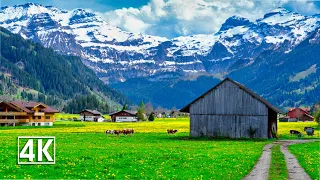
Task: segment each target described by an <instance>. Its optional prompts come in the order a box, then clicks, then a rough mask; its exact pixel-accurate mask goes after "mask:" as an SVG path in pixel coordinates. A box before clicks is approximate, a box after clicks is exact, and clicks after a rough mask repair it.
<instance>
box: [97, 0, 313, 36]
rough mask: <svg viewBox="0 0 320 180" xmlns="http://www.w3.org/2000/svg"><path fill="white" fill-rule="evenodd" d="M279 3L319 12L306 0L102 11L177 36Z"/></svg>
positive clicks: (231, 0)
mask: <svg viewBox="0 0 320 180" xmlns="http://www.w3.org/2000/svg"><path fill="white" fill-rule="evenodd" d="M279 6H284V7H289V8H291V9H293V10H295V11H297V12H299V13H308V14H310V13H311V12H312V13H313V14H315V13H317V12H319V9H317V7H316V6H315V5H314V3H313V2H311V1H307V0H305V1H301V0H299V1H288V0H270V1H252V0H218V1H217V0H215V1H214V0H151V1H150V2H149V3H148V4H147V5H145V6H142V7H140V8H122V9H117V10H114V11H109V12H106V13H103V14H100V15H101V16H103V17H104V18H105V19H106V20H107V21H108V22H110V24H113V25H115V26H118V27H120V28H123V29H124V30H127V31H130V32H136V33H143V34H150V35H158V36H166V37H175V36H180V35H192V34H211V33H215V32H217V31H218V30H219V29H220V27H221V24H222V23H223V22H225V20H226V19H227V18H228V17H230V16H233V15H240V16H243V17H246V18H248V19H249V20H251V21H254V20H256V19H257V18H261V17H262V16H263V15H264V14H265V13H267V12H269V11H271V10H273V9H274V8H277V7H279Z"/></svg>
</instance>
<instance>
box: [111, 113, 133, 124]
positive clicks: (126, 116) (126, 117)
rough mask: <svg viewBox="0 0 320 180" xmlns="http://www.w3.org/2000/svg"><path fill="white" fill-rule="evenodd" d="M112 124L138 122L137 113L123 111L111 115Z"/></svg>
mask: <svg viewBox="0 0 320 180" xmlns="http://www.w3.org/2000/svg"><path fill="white" fill-rule="evenodd" d="M110 116H111V119H112V122H137V121H138V118H137V112H136V111H129V110H121V111H118V112H114V113H111V114H110Z"/></svg>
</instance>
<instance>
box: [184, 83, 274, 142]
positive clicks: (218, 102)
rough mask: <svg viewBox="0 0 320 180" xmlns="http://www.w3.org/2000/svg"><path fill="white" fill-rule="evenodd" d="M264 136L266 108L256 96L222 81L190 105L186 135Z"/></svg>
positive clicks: (265, 135) (266, 123) (266, 120)
mask: <svg viewBox="0 0 320 180" xmlns="http://www.w3.org/2000/svg"><path fill="white" fill-rule="evenodd" d="M250 127H252V128H253V129H256V133H255V134H254V136H253V137H255V138H268V108H267V106H266V105H265V104H263V103H262V102H260V101H259V100H258V99H256V98H254V97H253V96H251V95H250V94H249V93H247V92H246V91H244V90H243V89H241V88H239V86H237V85H235V84H234V83H232V82H231V81H225V82H224V83H222V84H220V85H219V86H218V87H217V88H216V89H214V90H213V91H211V92H210V93H208V94H206V95H205V96H204V97H203V98H201V99H199V100H198V101H196V102H194V103H193V104H192V105H191V106H190V135H191V136H195V137H197V136H213V137H220V136H221V137H231V138H241V137H249V129H250Z"/></svg>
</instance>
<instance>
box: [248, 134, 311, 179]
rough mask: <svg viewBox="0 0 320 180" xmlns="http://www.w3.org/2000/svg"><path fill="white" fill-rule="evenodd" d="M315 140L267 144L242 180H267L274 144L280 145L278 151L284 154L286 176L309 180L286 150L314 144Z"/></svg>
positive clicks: (283, 141) (294, 158) (281, 141)
mask: <svg viewBox="0 0 320 180" xmlns="http://www.w3.org/2000/svg"><path fill="white" fill-rule="evenodd" d="M314 141H315V140H280V141H276V142H274V143H272V144H267V145H266V146H265V147H264V148H263V152H262V155H261V157H260V159H259V160H258V162H257V164H256V165H255V166H254V168H253V170H252V171H251V172H250V174H248V175H247V176H246V177H245V178H244V180H267V179H268V177H269V169H270V163H271V148H272V146H274V145H275V144H280V150H281V152H282V153H283V154H284V157H285V160H286V164H287V169H288V174H289V178H288V179H290V180H311V178H310V176H309V175H308V174H307V173H306V172H305V171H304V169H303V168H302V167H301V166H300V164H299V163H298V160H297V159H296V157H295V156H294V155H293V154H291V153H290V152H289V150H288V146H289V145H291V144H298V143H307V142H314Z"/></svg>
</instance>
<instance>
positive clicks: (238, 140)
mask: <svg viewBox="0 0 320 180" xmlns="http://www.w3.org/2000/svg"><path fill="white" fill-rule="evenodd" d="M165 139H171V140H179V141H237V142H266V141H270V142H272V141H274V140H277V139H259V138H255V139H253V138H227V137H190V136H168V137H165Z"/></svg>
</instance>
